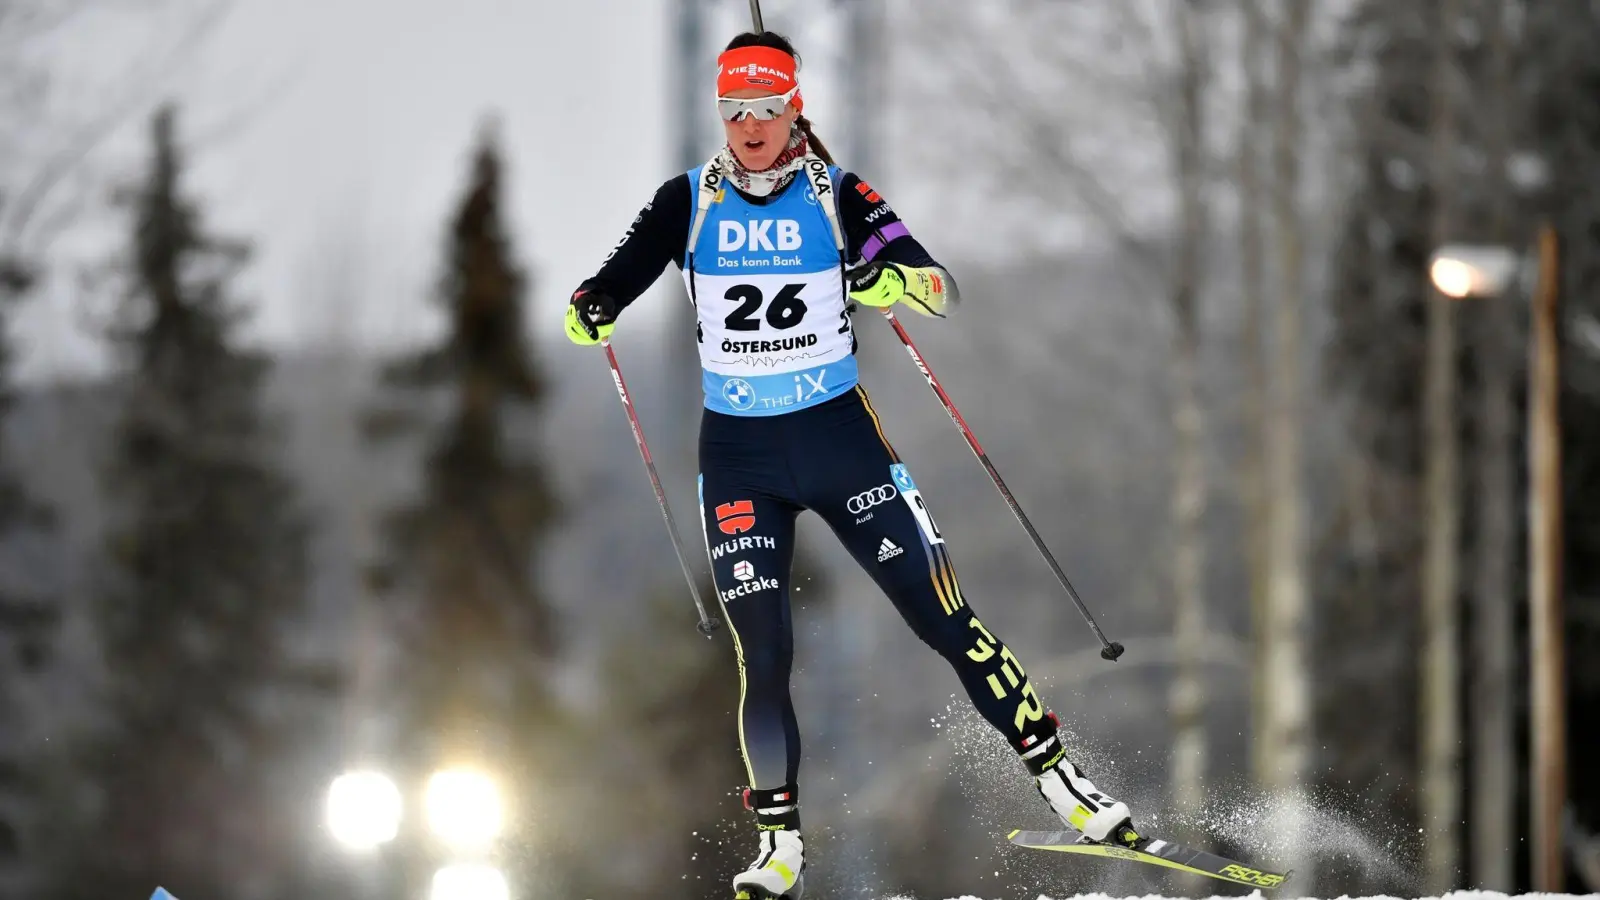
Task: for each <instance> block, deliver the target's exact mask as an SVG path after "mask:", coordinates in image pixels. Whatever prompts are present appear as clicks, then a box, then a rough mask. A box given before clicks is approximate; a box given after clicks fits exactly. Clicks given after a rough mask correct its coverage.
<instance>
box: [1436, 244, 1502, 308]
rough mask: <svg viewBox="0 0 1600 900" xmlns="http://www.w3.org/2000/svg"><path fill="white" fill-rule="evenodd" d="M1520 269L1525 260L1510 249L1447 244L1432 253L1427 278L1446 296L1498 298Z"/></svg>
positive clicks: (1492, 246) (1457, 297)
mask: <svg viewBox="0 0 1600 900" xmlns="http://www.w3.org/2000/svg"><path fill="white" fill-rule="evenodd" d="M1521 268H1523V261H1522V260H1521V258H1520V257H1518V256H1517V254H1516V253H1515V252H1513V251H1512V250H1511V249H1510V248H1509V247H1497V246H1494V245H1480V244H1446V245H1445V246H1443V247H1440V248H1439V249H1438V251H1437V252H1435V253H1434V254H1433V261H1432V262H1431V263H1430V264H1429V266H1428V276H1429V277H1430V278H1432V279H1433V284H1434V286H1435V287H1437V288H1438V289H1439V293H1441V294H1444V295H1445V296H1446V297H1454V298H1456V299H1458V300H1459V299H1462V298H1465V297H1497V296H1499V295H1501V294H1503V293H1505V291H1506V289H1507V288H1509V287H1511V285H1512V282H1513V281H1514V280H1515V279H1516V278H1517V277H1518V274H1519V269H1521Z"/></svg>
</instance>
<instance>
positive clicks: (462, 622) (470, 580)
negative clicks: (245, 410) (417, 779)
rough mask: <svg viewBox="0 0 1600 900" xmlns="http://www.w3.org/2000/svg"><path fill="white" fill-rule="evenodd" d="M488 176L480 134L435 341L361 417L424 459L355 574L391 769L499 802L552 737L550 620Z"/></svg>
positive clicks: (527, 394)
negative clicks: (389, 642)
mask: <svg viewBox="0 0 1600 900" xmlns="http://www.w3.org/2000/svg"><path fill="white" fill-rule="evenodd" d="M502 172H503V166H502V162H501V154H500V149H499V145H498V139H497V136H496V133H495V131H494V129H493V128H492V127H486V128H484V130H483V131H482V133H481V135H480V137H479V141H478V145H477V149H476V151H475V152H474V155H473V161H472V167H471V172H470V176H469V182H468V184H467V189H466V192H465V194H464V195H463V196H462V198H461V200H460V202H459V203H458V205H457V206H456V210H455V212H454V214H453V215H452V217H451V221H450V225H449V229H448V232H447V235H446V247H445V261H444V271H443V273H442V275H441V277H440V279H439V283H438V289H437V297H438V302H439V304H440V306H441V307H442V308H443V309H444V311H445V314H446V316H447V326H446V330H445V333H444V335H443V338H442V340H441V341H440V342H439V344H438V345H436V346H434V347H429V348H424V349H422V350H420V351H418V352H416V353H414V354H411V355H409V356H407V357H405V358H403V359H400V360H398V361H396V362H395V363H394V364H392V365H391V366H389V367H388V368H387V370H386V372H385V375H384V381H385V383H386V385H387V386H388V387H389V388H390V389H391V390H392V392H397V393H395V396H394V397H392V398H391V400H390V401H386V402H385V404H384V406H383V407H382V408H380V409H378V410H375V411H374V413H373V415H372V416H371V417H370V418H369V422H368V430H369V435H370V437H371V438H372V439H373V440H379V441H384V440H392V439H396V438H398V437H401V436H403V435H411V434H415V433H417V432H419V431H420V432H422V433H423V434H424V442H425V443H424V446H425V448H426V449H425V453H426V457H425V459H424V461H423V464H422V472H421V489H420V497H419V498H418V499H417V501H416V502H414V503H412V504H410V505H407V506H405V507H402V508H400V509H398V510H395V511H394V512H393V513H392V514H391V515H390V516H389V517H388V519H387V521H386V522H385V526H384V531H385V534H386V538H385V540H384V544H385V551H384V555H383V558H382V559H381V560H379V561H377V563H376V564H375V565H374V566H373V568H372V571H371V578H372V580H373V582H374V587H375V589H376V590H377V592H378V594H379V595H380V596H381V597H384V598H385V599H384V600H383V601H382V603H383V604H384V605H386V606H387V608H388V610H389V619H390V622H391V623H392V628H391V631H392V633H394V634H395V635H396V638H397V640H398V643H399V646H398V647H396V648H395V649H396V651H397V656H398V659H399V660H400V663H399V669H400V670H399V671H398V672H397V674H396V678H395V679H394V681H393V687H394V690H396V692H397V693H398V695H399V696H398V697H396V702H397V704H398V709H399V713H400V719H399V721H400V725H399V733H400V734H401V735H403V737H402V739H401V740H402V742H403V746H402V747H399V748H396V749H397V750H398V751H399V753H400V756H401V758H403V759H404V760H405V764H404V766H403V768H405V769H407V770H409V771H410V772H412V773H413V774H415V775H418V776H421V775H425V774H426V773H427V772H428V771H430V770H431V769H433V768H434V767H437V766H440V765H446V764H458V765H459V764H467V765H474V766H479V767H482V768H484V769H486V770H488V771H490V772H492V773H494V774H495V775H496V777H497V778H498V779H499V780H500V781H501V782H502V784H503V785H504V786H505V788H506V789H507V793H508V796H509V797H510V798H511V799H512V802H513V803H515V802H516V801H517V800H518V799H521V798H527V797H530V796H533V795H535V794H536V793H537V788H535V787H534V784H533V782H534V781H536V780H537V779H538V777H539V775H540V773H541V772H544V771H547V770H548V769H549V767H550V763H551V762H552V760H553V759H554V758H555V757H554V756H553V754H557V753H559V752H560V750H561V741H562V740H563V738H562V735H563V734H564V733H565V727H564V725H563V718H562V716H563V715H564V714H563V713H562V712H561V711H560V710H559V708H558V706H557V703H556V700H555V698H554V697H553V696H552V688H551V685H550V683H549V679H550V677H551V676H552V674H553V670H552V664H553V663H554V661H555V659H556V655H557V650H558V647H559V640H558V635H557V632H556V617H555V614H554V612H553V610H552V609H551V606H550V602H549V600H548V598H547V597H546V596H545V595H544V593H543V592H542V591H541V588H540V584H539V581H538V579H537V577H536V576H537V566H538V564H539V563H540V562H541V559H540V553H539V546H540V541H541V539H542V537H543V536H544V535H546V534H548V533H549V532H550V529H552V528H553V527H554V526H555V525H556V523H557V521H558V517H559V516H560V514H561V511H560V505H559V502H558V500H557V498H556V496H555V495H554V493H553V492H552V491H551V489H550V487H549V485H548V482H547V476H546V474H545V465H544V463H543V461H542V460H540V459H539V457H538V450H537V447H538V441H539V428H540V426H541V425H542V422H541V421H540V420H538V419H536V418H533V417H532V415H533V414H535V413H537V411H538V409H539V404H541V403H542V402H543V400H544V394H545V385H544V381H543V379H542V377H541V375H540V372H539V369H538V366H537V364H536V362H535V359H534V357H533V355H532V352H531V346H530V344H529V342H528V341H527V338H526V335H525V332H524V324H523V323H524V304H525V302H526V284H525V277H524V275H523V273H522V272H521V270H520V269H519V267H518V265H517V264H516V262H515V261H514V260H513V258H512V242H511V238H510V236H509V234H508V233H507V227H506V223H505V221H504V213H503V211H502V203H503V190H504V186H503V179H502ZM441 405H442V406H441ZM519 407H520V409H519ZM441 409H442V415H441V414H438V413H439V412H440V411H441ZM519 412H521V413H524V414H525V415H521V416H519V415H518V413H519ZM540 877H541V878H542V877H543V876H542V875H541V876H540Z"/></svg>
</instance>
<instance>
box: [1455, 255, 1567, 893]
mask: <svg viewBox="0 0 1600 900" xmlns="http://www.w3.org/2000/svg"><path fill="white" fill-rule="evenodd" d="M1558 249H1559V248H1558V243H1557V238H1556V232H1555V229H1554V228H1553V227H1551V226H1550V225H1548V224H1546V225H1544V226H1542V227H1541V228H1540V230H1539V238H1538V250H1537V254H1536V256H1534V257H1533V258H1532V259H1529V258H1527V257H1526V256H1524V255H1523V254H1519V253H1517V252H1516V251H1514V250H1512V249H1510V248H1508V247H1499V246H1482V245H1462V244H1448V245H1445V246H1443V247H1440V248H1439V249H1438V251H1437V252H1436V253H1434V255H1433V259H1432V260H1431V261H1430V263H1429V267H1428V273H1429V276H1430V277H1431V278H1432V279H1433V283H1434V286H1435V287H1437V288H1438V289H1439V291H1440V293H1442V294H1444V295H1446V296H1448V297H1456V298H1465V297H1474V296H1497V295H1499V294H1501V293H1502V292H1504V291H1505V290H1506V289H1507V288H1508V287H1509V286H1510V285H1511V284H1512V282H1513V279H1518V280H1525V278H1526V276H1527V275H1530V274H1532V275H1534V279H1533V280H1534V290H1533V305H1532V316H1531V319H1532V328H1531V340H1530V345H1529V349H1528V356H1529V360H1528V362H1529V366H1528V484H1529V492H1528V521H1529V528H1528V561H1529V565H1528V581H1529V584H1528V587H1529V605H1530V607H1531V616H1530V624H1529V631H1530V635H1529V639H1530V640H1529V644H1530V647H1529V658H1530V661H1531V668H1532V670H1533V678H1532V719H1533V721H1532V729H1531V730H1532V739H1533V747H1532V751H1531V752H1530V753H1529V761H1530V773H1529V774H1530V777H1531V786H1532V795H1533V796H1532V803H1531V806H1532V810H1531V815H1530V818H1531V819H1532V822H1531V825H1532V828H1531V833H1532V838H1533V845H1532V854H1533V862H1532V869H1533V882H1534V889H1535V890H1537V891H1540V892H1550V893H1555V892H1559V891H1560V890H1561V881H1562V861H1563V858H1562V846H1563V844H1562V833H1561V817H1562V809H1563V805H1564V803H1565V797H1566V780H1567V778H1566V690H1565V683H1564V678H1565V667H1566V660H1565V654H1564V652H1563V651H1564V649H1565V648H1564V644H1563V639H1562V635H1563V628H1562V625H1563V623H1562V598H1561V557H1562V533H1561V420H1560V415H1559V413H1560V396H1561V382H1560V329H1559V315H1558V310H1559V291H1558V288H1557V275H1558V258H1557V255H1558Z"/></svg>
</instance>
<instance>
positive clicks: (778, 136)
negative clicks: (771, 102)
mask: <svg viewBox="0 0 1600 900" xmlns="http://www.w3.org/2000/svg"><path fill="white" fill-rule="evenodd" d="M727 96H728V97H733V98H737V99H740V100H747V99H750V98H752V97H770V96H772V92H771V91H763V90H761V89H759V88H743V89H741V90H737V91H734V92H732V93H730V94H728V95H727ZM799 116H800V114H799V113H798V112H796V111H795V108H794V104H792V103H791V104H789V105H787V106H785V107H784V108H783V114H782V115H780V116H778V117H777V118H776V119H758V118H756V117H755V116H745V117H744V118H742V119H739V120H738V121H736V122H726V121H725V122H723V123H722V127H723V128H725V129H727V132H728V146H730V147H732V148H733V155H734V156H737V157H738V158H739V162H740V163H741V164H742V165H743V166H744V167H745V168H746V169H749V170H750V171H752V172H759V171H761V170H762V169H765V168H768V167H770V166H771V165H772V164H773V163H775V162H777V161H778V154H780V153H782V152H783V148H784V147H786V146H788V144H789V131H790V129H792V128H793V127H794V120H795V119H797V118H799Z"/></svg>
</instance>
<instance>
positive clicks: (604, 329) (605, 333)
mask: <svg viewBox="0 0 1600 900" xmlns="http://www.w3.org/2000/svg"><path fill="white" fill-rule="evenodd" d="M616 329H617V323H615V322H612V323H611V324H609V325H601V326H600V327H599V328H597V329H595V330H596V331H598V332H599V333H600V334H599V336H598V337H590V336H589V332H588V330H587V329H585V328H584V327H583V323H582V322H580V321H579V320H578V308H577V307H576V306H571V305H568V306H567V321H566V331H567V340H569V341H571V342H573V343H574V344H577V345H578V346H580V347H593V346H594V345H595V344H598V343H600V341H601V340H602V339H604V338H609V337H611V332H613V331H615V330H616Z"/></svg>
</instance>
